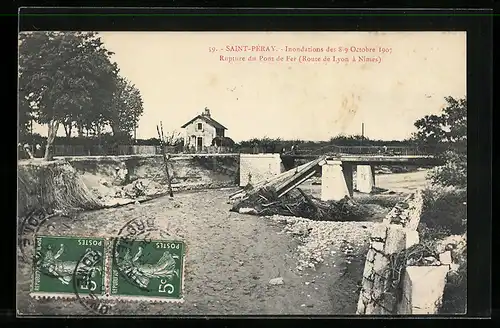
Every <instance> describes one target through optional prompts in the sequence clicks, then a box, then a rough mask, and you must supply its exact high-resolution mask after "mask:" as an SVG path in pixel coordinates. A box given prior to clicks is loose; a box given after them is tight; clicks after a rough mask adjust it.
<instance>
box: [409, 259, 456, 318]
mask: <svg viewBox="0 0 500 328" xmlns="http://www.w3.org/2000/svg"><path fill="white" fill-rule="evenodd" d="M448 271H449V266H447V265H446V266H445V265H443V266H410V267H407V268H406V272H405V275H408V278H407V279H408V282H409V283H408V284H404V285H403V288H404V291H403V294H406V295H411V296H410V297H409V298H408V299H409V302H410V306H411V314H436V313H437V312H438V310H439V308H440V306H441V302H442V298H443V292H444V287H445V285H446V276H447V274H448ZM405 282H406V281H405ZM408 288H410V290H406V289H408Z"/></svg>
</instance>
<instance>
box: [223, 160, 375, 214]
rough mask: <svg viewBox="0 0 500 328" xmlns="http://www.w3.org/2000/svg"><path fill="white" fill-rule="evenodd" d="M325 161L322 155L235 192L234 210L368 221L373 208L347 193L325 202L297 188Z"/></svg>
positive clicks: (232, 198)
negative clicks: (353, 198)
mask: <svg viewBox="0 0 500 328" xmlns="http://www.w3.org/2000/svg"><path fill="white" fill-rule="evenodd" d="M322 161H324V158H323V157H321V158H319V159H316V160H314V161H311V162H309V163H306V164H304V165H301V166H299V167H297V168H294V169H292V170H289V171H286V172H284V173H282V174H280V175H277V176H276V177H274V178H272V179H268V180H266V181H259V182H257V183H256V184H255V185H253V186H247V187H246V188H244V189H243V190H240V191H238V192H236V193H234V194H232V195H231V196H230V199H231V200H233V201H235V200H236V201H237V202H236V203H235V204H234V205H233V207H232V209H231V211H233V212H239V213H245V214H256V215H261V216H270V215H286V216H297V217H303V218H308V219H312V220H318V221H358V220H366V218H367V217H369V216H370V215H371V214H373V213H372V210H371V209H370V208H369V207H367V206H364V205H362V204H358V203H356V202H354V201H353V200H352V199H350V198H349V197H347V196H346V197H345V198H344V199H342V200H340V201H322V200H320V199H318V198H315V197H312V196H309V195H307V194H305V193H304V192H303V191H302V190H301V189H300V188H297V187H298V186H299V185H300V184H301V183H303V182H304V181H306V180H308V179H310V178H311V177H312V176H314V175H315V174H316V172H317V170H318V167H319V166H318V165H320V163H321V162H322Z"/></svg>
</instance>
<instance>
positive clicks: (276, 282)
mask: <svg viewBox="0 0 500 328" xmlns="http://www.w3.org/2000/svg"><path fill="white" fill-rule="evenodd" d="M284 283H285V282H284V281H283V278H281V277H278V278H273V279H271V280H269V284H271V285H283V284H284Z"/></svg>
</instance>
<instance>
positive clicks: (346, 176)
mask: <svg viewBox="0 0 500 328" xmlns="http://www.w3.org/2000/svg"><path fill="white" fill-rule="evenodd" d="M320 165H321V171H322V172H321V200H323V201H328V200H333V201H339V200H341V199H343V198H344V197H345V196H348V197H352V196H353V193H354V184H353V182H354V181H353V180H354V179H353V167H354V165H355V164H353V163H350V162H346V161H339V160H337V161H334V160H326V161H323V162H322V163H320ZM373 187H375V169H374V165H356V189H357V190H358V191H359V192H362V193H371V192H372V190H373Z"/></svg>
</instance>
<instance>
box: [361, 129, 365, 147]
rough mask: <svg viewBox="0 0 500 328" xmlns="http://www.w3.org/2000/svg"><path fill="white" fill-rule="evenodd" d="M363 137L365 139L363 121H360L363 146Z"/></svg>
mask: <svg viewBox="0 0 500 328" xmlns="http://www.w3.org/2000/svg"><path fill="white" fill-rule="evenodd" d="M364 139H365V123H361V146H363V140H364Z"/></svg>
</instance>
